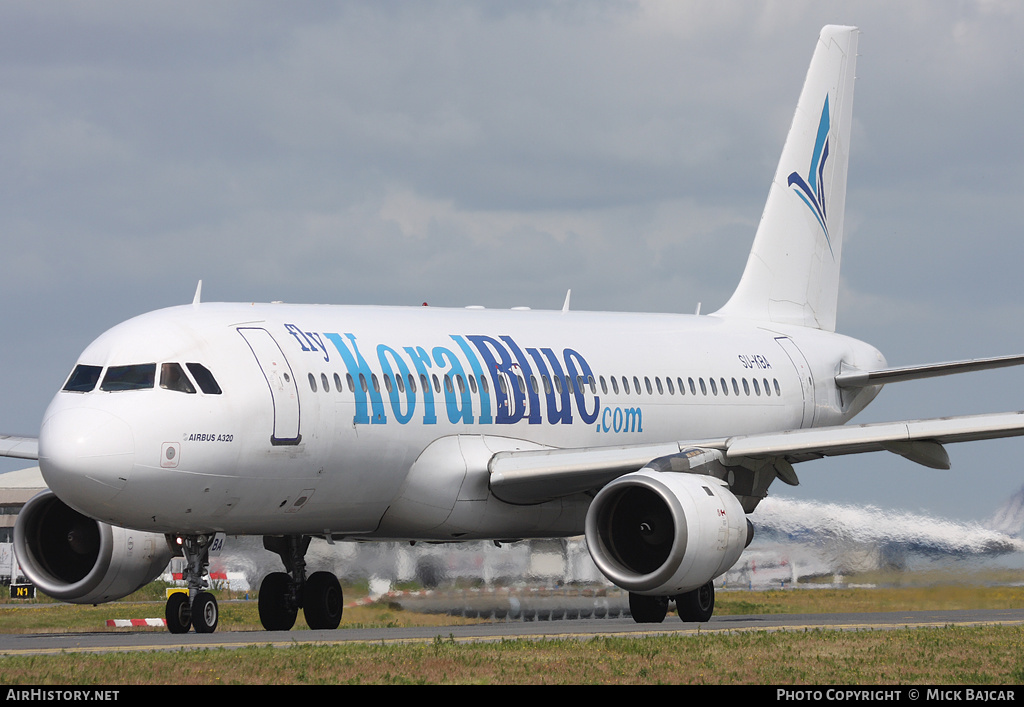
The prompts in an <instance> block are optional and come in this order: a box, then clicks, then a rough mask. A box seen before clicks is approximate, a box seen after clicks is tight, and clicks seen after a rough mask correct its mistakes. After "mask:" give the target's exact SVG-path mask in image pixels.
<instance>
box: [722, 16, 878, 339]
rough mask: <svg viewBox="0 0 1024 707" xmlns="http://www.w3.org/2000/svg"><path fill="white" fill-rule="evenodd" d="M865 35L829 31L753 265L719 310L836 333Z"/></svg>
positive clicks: (799, 110)
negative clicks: (860, 41) (860, 38)
mask: <svg viewBox="0 0 1024 707" xmlns="http://www.w3.org/2000/svg"><path fill="white" fill-rule="evenodd" d="M857 34H858V30H857V28H856V27H837V26H828V27H825V28H824V29H823V30H822V31H821V35H820V36H819V38H818V44H817V47H816V48H815V50H814V56H813V57H812V59H811V66H810V69H808V71H807V78H806V79H805V80H804V88H803V91H801V93H800V100H799V102H798V103H797V107H796V115H794V116H793V124H792V125H791V126H790V129H789V135H788V136H787V138H786V145H785V147H784V148H783V149H782V157H781V159H780V160H779V166H778V169H777V171H776V172H775V179H774V181H773V182H772V186H771V190H770V191H769V192H768V202H767V203H766V204H765V208H764V213H763V214H762V215H761V223H760V224H759V225H758V227H757V234H756V235H755V236H754V245H753V247H752V248H751V251H750V257H749V259H748V260H747V266H746V269H744V271H743V277H742V278H741V279H740V283H739V285H738V286H737V288H736V291H735V292H734V293H733V295H732V297H731V298H730V299H729V301H728V302H726V304H725V306H724V307H722V308H721V309H720V310H718V311H717V312H715V314H716V315H719V316H729V317H744V318H748V319H759V320H763V321H767V322H774V323H778V324H797V325H801V326H807V327H814V328H816V329H823V330H826V331H835V328H836V300H837V298H838V294H839V262H840V257H841V255H842V250H843V214H844V212H845V210H846V170H847V165H848V164H849V156H850V123H851V120H852V109H853V80H854V71H855V68H856V64H857Z"/></svg>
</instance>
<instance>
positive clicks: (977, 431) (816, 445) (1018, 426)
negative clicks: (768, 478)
mask: <svg viewBox="0 0 1024 707" xmlns="http://www.w3.org/2000/svg"><path fill="white" fill-rule="evenodd" d="M1021 435H1024V412H1004V413H993V414H986V415H967V416H960V417H939V418H932V419H927V420H908V421H902V422H880V423H870V424H865V425H843V426H838V427H818V428H811V429H801V430H787V431H785V432H775V433H768V434H759V435H747V436H743V437H733V438H730V439H729V440H728V442H727V445H726V457H727V459H736V458H739V457H783V458H786V459H789V460H790V461H802V460H804V459H808V458H814V457H823V456H837V455H841V454H860V453H863V452H876V451H881V450H888V451H895V452H896V453H897V454H902V453H903V452H902V451H900V449H905V448H906V447H900V446H899V445H901V444H904V443H910V442H925V441H927V442H937V443H938V444H951V443H955V442H973V441H978V440H984V439H996V438H999V437H1017V436H1021Z"/></svg>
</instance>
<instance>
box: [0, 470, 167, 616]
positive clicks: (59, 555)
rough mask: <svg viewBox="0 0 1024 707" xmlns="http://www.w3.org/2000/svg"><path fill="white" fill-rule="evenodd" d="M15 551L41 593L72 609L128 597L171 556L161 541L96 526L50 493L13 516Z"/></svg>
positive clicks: (156, 537)
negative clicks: (15, 517) (82, 605)
mask: <svg viewBox="0 0 1024 707" xmlns="http://www.w3.org/2000/svg"><path fill="white" fill-rule="evenodd" d="M14 551H15V554H16V555H17V557H18V561H19V562H20V563H21V569H22V570H23V571H24V572H25V576H27V577H28V578H29V579H30V580H32V582H33V583H34V584H35V585H36V587H38V588H39V590H40V591H42V592H43V593H44V594H47V595H48V596H51V597H53V598H54V599H61V600H62V601H67V602H71V603H74V604H99V603H102V602H106V601H113V600H114V599H120V598H121V597H124V596H127V595H129V594H131V593H132V592H134V591H135V590H136V589H138V588H139V587H142V586H143V585H145V584H148V583H149V582H152V581H153V580H154V579H156V578H157V576H159V574H160V573H161V572H163V570H164V568H166V567H167V563H168V562H170V560H171V557H172V556H173V554H174V553H173V552H172V550H171V548H170V547H169V546H168V544H167V540H166V539H165V537H164V536H163V535H158V534H155V533H146V532H140V531H134V530H126V529H124V528H119V527H116V526H112V525H107V524H106V523H100V522H99V521H95V520H93V519H92V518H89V517H87V516H84V515H82V514H81V513H79V512H78V511H76V510H74V509H72V508H70V507H68V506H67V504H65V503H64V502H63V501H61V500H60V499H59V498H57V496H56V495H55V494H54V493H53V492H52V491H50V490H46V491H43V492H41V493H39V494H36V495H35V496H33V497H32V498H31V499H30V500H29V502H28V503H26V504H25V506H24V508H22V510H21V513H19V514H18V520H17V522H16V523H15V525H14Z"/></svg>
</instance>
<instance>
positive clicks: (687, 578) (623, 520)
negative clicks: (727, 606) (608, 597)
mask: <svg viewBox="0 0 1024 707" xmlns="http://www.w3.org/2000/svg"><path fill="white" fill-rule="evenodd" d="M752 536H753V528H752V526H751V525H750V523H749V522H748V521H747V518H746V515H745V514H744V512H743V507H742V506H741V505H740V502H739V501H738V500H737V499H736V497H735V496H734V495H733V494H732V492H731V491H730V490H729V488H728V486H727V485H726V484H725V482H724V481H721V480H720V479H717V478H715V477H712V476H706V475H704V474H687V473H675V472H659V471H654V470H651V469H647V468H644V469H641V470H640V471H637V472H634V473H631V474H626V475H625V476H621V477H619V478H618V479H616V480H615V481H613V482H611V483H610V484H608V485H607V486H605V487H604V488H603V489H601V491H600V492H599V493H598V494H597V496H595V497H594V500H593V502H592V503H591V505H590V510H589V511H588V512H587V520H586V537H587V548H588V549H589V551H590V556H591V557H592V558H593V560H594V563H595V564H596V565H597V567H598V569H599V570H601V572H602V573H603V574H604V575H605V576H606V577H607V578H608V579H609V580H611V581H612V582H613V583H615V584H616V585H617V586H619V587H621V588H623V589H626V590H628V591H630V592H634V593H636V594H649V595H662V596H673V595H676V594H681V593H683V592H687V591H690V590H692V589H696V588H698V587H701V586H703V585H704V584H706V583H708V582H709V581H711V580H712V579H714V578H715V577H718V576H719V575H722V574H724V573H725V572H726V571H727V570H728V569H729V568H730V567H732V566H733V565H734V564H735V563H736V561H737V560H738V559H739V557H740V554H741V553H742V552H743V548H744V547H746V546H747V545H748V544H749V542H750V539H751V538H752Z"/></svg>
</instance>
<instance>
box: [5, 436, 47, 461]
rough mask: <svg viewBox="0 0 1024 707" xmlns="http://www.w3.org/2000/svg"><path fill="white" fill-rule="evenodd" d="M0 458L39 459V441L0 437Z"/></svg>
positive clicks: (27, 438)
mask: <svg viewBox="0 0 1024 707" xmlns="http://www.w3.org/2000/svg"><path fill="white" fill-rule="evenodd" d="M0 457H13V458H15V459H39V440H38V439H37V438H35V437H17V436H15V435H0Z"/></svg>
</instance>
